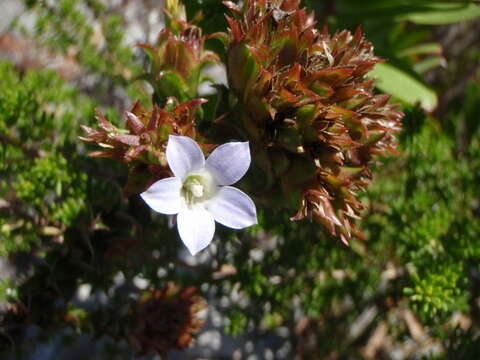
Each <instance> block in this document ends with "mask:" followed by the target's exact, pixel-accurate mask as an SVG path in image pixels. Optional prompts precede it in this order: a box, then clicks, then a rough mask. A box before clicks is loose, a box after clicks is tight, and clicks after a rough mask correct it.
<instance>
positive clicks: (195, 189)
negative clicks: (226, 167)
mask: <svg viewBox="0 0 480 360" xmlns="http://www.w3.org/2000/svg"><path fill="white" fill-rule="evenodd" d="M216 190H217V185H216V184H215V181H214V180H213V177H212V176H211V175H210V174H209V173H207V172H202V173H198V174H192V175H189V176H187V177H186V178H185V180H184V181H183V185H182V190H181V194H182V197H183V199H184V200H185V202H186V204H187V205H188V206H191V205H194V204H197V203H200V202H203V201H206V200H208V199H210V198H211V197H212V196H213V195H214V194H215V192H216Z"/></svg>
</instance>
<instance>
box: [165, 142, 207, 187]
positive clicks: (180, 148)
mask: <svg viewBox="0 0 480 360" xmlns="http://www.w3.org/2000/svg"><path fill="white" fill-rule="evenodd" d="M166 154H167V161H168V165H169V166H170V170H172V172H173V174H174V175H175V176H176V177H179V178H181V179H182V180H183V179H184V178H185V177H186V176H187V175H188V174H189V173H191V172H192V171H196V170H200V169H202V168H203V167H204V166H205V157H204V156H203V152H202V150H201V149H200V148H199V147H198V144H197V143H196V142H195V141H194V140H192V139H190V138H189V137H186V136H175V135H170V136H169V137H168V144H167V153H166Z"/></svg>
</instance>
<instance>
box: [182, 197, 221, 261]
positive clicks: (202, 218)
mask: <svg viewBox="0 0 480 360" xmlns="http://www.w3.org/2000/svg"><path fill="white" fill-rule="evenodd" d="M177 226H178V233H179V234H180V238H181V239H182V241H183V243H184V244H185V246H186V247H187V249H188V251H190V254H192V255H195V254H196V253H198V252H199V251H201V250H203V249H205V248H206V247H207V246H208V245H209V244H210V243H211V241H212V239H213V234H214V233H215V221H214V220H213V216H212V214H210V213H209V212H208V211H207V210H205V209H204V208H203V207H194V208H188V207H186V206H185V207H184V208H182V210H181V211H180V212H179V213H178V216H177Z"/></svg>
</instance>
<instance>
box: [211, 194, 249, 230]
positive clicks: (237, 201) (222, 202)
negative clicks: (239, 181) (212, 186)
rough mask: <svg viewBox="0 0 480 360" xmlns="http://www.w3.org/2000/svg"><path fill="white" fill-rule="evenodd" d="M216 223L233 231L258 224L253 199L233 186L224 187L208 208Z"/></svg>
mask: <svg viewBox="0 0 480 360" xmlns="http://www.w3.org/2000/svg"><path fill="white" fill-rule="evenodd" d="M206 208H207V210H208V211H210V212H211V213H212V215H213V218H214V219H215V221H218V222H219V223H220V224H222V225H225V226H228V227H229V228H232V229H243V228H245V227H248V226H252V225H255V224H257V210H256V208H255V204H254V203H253V201H252V199H250V197H249V196H248V195H247V194H245V193H244V192H242V191H240V190H238V189H237V188H234V187H231V186H222V187H221V188H220V190H219V191H218V193H217V195H216V196H215V197H214V198H213V199H212V200H210V202H209V203H208V204H207V206H206Z"/></svg>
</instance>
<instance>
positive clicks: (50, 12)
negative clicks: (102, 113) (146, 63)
mask: <svg viewBox="0 0 480 360" xmlns="http://www.w3.org/2000/svg"><path fill="white" fill-rule="evenodd" d="M25 2H26V5H27V6H28V7H29V8H30V11H31V12H32V14H34V15H35V16H36V21H35V28H34V31H33V34H32V35H33V36H35V38H37V39H39V40H40V41H41V43H43V44H45V45H47V46H48V47H49V48H51V49H55V50H57V51H60V52H61V53H62V54H65V55H68V56H71V57H73V58H74V59H75V60H76V61H77V62H78V64H79V65H80V66H81V67H82V70H83V71H86V72H87V73H88V74H89V75H91V76H92V78H91V80H93V81H94V84H93V85H90V86H92V87H93V88H95V92H96V97H103V98H106V97H107V96H108V94H109V93H111V92H112V91H113V90H114V89H117V90H118V91H120V89H121V90H123V91H125V92H126V93H127V94H128V95H129V96H132V97H135V98H140V99H142V100H144V101H146V100H147V99H148V97H147V96H146V94H145V92H144V90H143V88H142V87H141V85H140V84H139V83H137V82H133V81H132V80H133V79H134V78H135V77H136V76H138V75H139V74H140V71H141V68H140V66H139V65H138V63H136V62H135V57H134V52H133V49H132V47H131V46H127V45H126V44H125V43H124V37H125V36H124V34H125V32H124V29H123V19H122V17H121V16H120V15H119V14H112V13H111V12H109V11H108V10H109V9H108V6H107V4H106V3H105V2H104V1H101V0H91V1H85V2H80V1H78V0H60V1H58V2H56V3H55V5H51V4H50V3H49V2H48V1H38V2H37V1H36V2H31V1H25ZM92 18H93V19H94V22H93V23H92ZM22 31H23V32H24V33H26V34H29V31H28V30H26V29H25V28H22Z"/></svg>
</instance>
